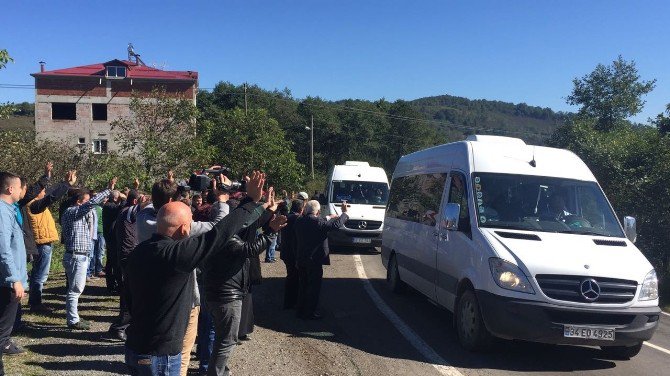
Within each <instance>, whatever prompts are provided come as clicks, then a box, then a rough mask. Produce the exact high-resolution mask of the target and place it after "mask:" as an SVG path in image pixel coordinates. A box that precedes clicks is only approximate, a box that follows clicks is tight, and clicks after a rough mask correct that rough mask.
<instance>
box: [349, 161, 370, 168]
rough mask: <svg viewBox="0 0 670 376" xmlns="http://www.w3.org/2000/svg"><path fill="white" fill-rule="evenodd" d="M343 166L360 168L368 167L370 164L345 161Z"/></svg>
mask: <svg viewBox="0 0 670 376" xmlns="http://www.w3.org/2000/svg"><path fill="white" fill-rule="evenodd" d="M344 165H345V166H362V167H370V164H369V163H368V162H359V161H346V162H344Z"/></svg>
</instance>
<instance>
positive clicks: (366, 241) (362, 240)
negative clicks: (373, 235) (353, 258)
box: [353, 238, 372, 244]
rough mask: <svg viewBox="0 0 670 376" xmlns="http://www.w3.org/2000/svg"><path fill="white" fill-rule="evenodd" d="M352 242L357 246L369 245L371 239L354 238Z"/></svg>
mask: <svg viewBox="0 0 670 376" xmlns="http://www.w3.org/2000/svg"><path fill="white" fill-rule="evenodd" d="M353 241H354V243H358V244H370V243H372V239H370V238H354V239H353Z"/></svg>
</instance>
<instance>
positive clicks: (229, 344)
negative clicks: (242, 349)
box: [207, 300, 242, 376]
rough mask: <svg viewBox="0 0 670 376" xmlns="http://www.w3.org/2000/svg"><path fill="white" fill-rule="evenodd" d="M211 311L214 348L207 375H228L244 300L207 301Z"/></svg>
mask: <svg viewBox="0 0 670 376" xmlns="http://www.w3.org/2000/svg"><path fill="white" fill-rule="evenodd" d="M207 307H209V313H210V314H211V315H212V319H213V321H214V333H215V334H214V348H213V349H212V357H211V358H210V359H209V367H208V369H207V376H228V375H229V374H230V369H229V368H228V360H230V356H231V355H232V354H233V349H234V348H235V346H236V345H237V333H238V332H239V330H240V319H241V316H242V301H241V300H233V301H232V302H228V303H217V302H207Z"/></svg>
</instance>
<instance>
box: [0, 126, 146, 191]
mask: <svg viewBox="0 0 670 376" xmlns="http://www.w3.org/2000/svg"><path fill="white" fill-rule="evenodd" d="M0 145H3V153H0V166H2V170H6V171H11V172H13V173H15V174H18V175H21V176H23V177H25V178H27V179H28V181H29V182H30V183H32V182H33V181H35V180H37V179H38V178H39V177H40V176H41V175H42V174H43V173H44V165H45V164H46V162H48V161H52V162H53V163H54V170H53V172H52V176H53V179H54V180H55V181H59V180H61V178H64V177H65V174H66V172H67V171H68V170H77V175H78V183H77V184H78V185H79V186H82V187H89V188H93V189H100V188H102V187H105V186H106V185H107V182H108V181H109V179H111V178H112V177H114V176H117V177H119V187H123V186H129V187H131V186H132V181H133V179H134V178H135V177H136V176H137V177H142V169H141V164H140V163H138V161H137V160H136V159H134V158H128V157H120V156H119V155H116V154H107V155H98V154H92V153H90V152H82V150H80V149H79V148H76V147H71V146H68V145H66V144H64V143H60V142H52V141H36V140H35V134H34V132H32V131H25V130H22V131H1V132H0Z"/></svg>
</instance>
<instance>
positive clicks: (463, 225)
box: [449, 172, 472, 234]
mask: <svg viewBox="0 0 670 376" xmlns="http://www.w3.org/2000/svg"><path fill="white" fill-rule="evenodd" d="M449 203H452V204H459V205H461V214H460V215H459V219H458V231H461V232H465V233H468V234H469V233H471V231H472V229H471V228H470V211H469V210H468V185H467V182H466V180H465V176H464V175H463V174H461V173H460V172H452V173H451V184H450V186H449Z"/></svg>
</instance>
